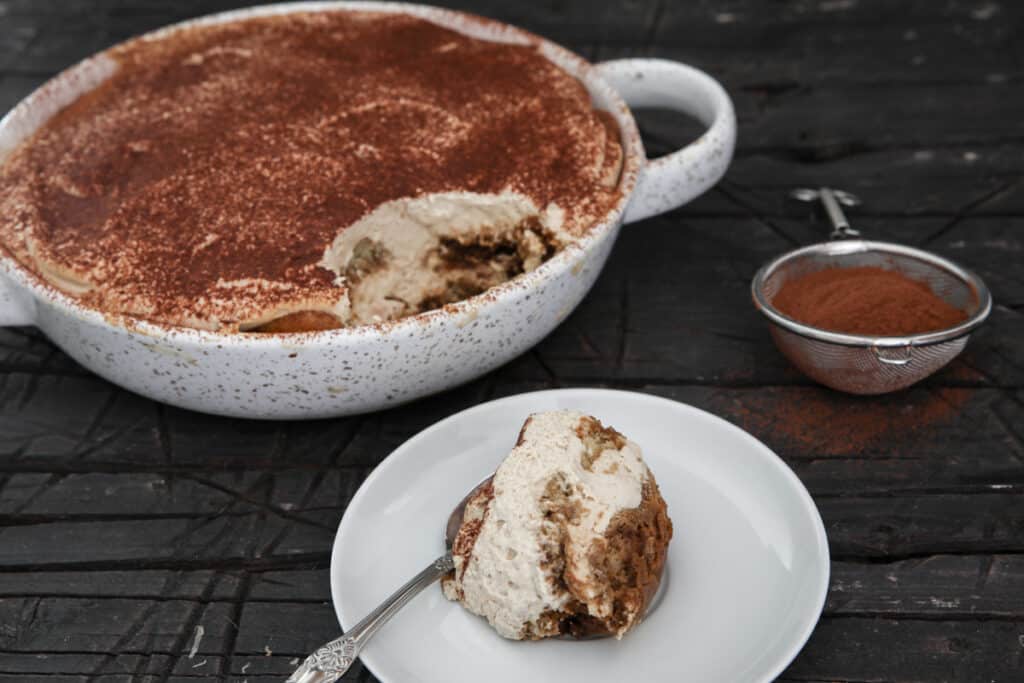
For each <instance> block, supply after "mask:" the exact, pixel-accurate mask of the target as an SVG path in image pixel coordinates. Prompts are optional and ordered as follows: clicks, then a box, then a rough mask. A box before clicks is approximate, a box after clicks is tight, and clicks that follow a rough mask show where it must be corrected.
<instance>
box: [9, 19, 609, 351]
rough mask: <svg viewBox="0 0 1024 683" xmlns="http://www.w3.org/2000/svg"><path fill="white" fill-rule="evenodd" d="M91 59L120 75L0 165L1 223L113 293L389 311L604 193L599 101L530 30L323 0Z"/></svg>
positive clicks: (562, 227) (197, 304)
mask: <svg viewBox="0 0 1024 683" xmlns="http://www.w3.org/2000/svg"><path fill="white" fill-rule="evenodd" d="M107 57H109V58H110V59H112V60H114V62H116V64H117V68H116V70H115V72H114V73H113V75H112V76H111V77H110V78H109V79H108V80H107V81H106V82H104V83H103V84H102V85H101V86H100V87H99V88H97V89H96V90H94V91H93V92H91V93H89V94H88V95H86V96H84V97H81V98H79V99H78V100H77V101H75V102H74V103H73V104H71V105H70V106H68V107H67V108H65V109H64V110H62V111H60V112H59V113H58V114H57V115H55V116H54V117H53V118H52V119H50V120H49V121H48V122H46V123H45V124H44V125H43V126H42V127H41V128H40V129H39V130H38V131H37V132H36V133H35V134H34V136H33V137H32V138H31V139H30V140H28V141H27V142H26V143H25V144H23V145H22V146H21V147H19V148H18V149H17V150H15V151H14V152H13V153H12V154H11V155H10V156H9V157H8V158H7V159H6V160H5V161H4V162H3V165H2V167H0V243H2V245H3V246H4V247H5V248H6V250H8V251H9V252H10V253H11V254H13V255H14V256H15V257H16V258H17V259H18V260H19V261H20V262H21V263H22V264H24V265H25V266H27V267H28V268H30V269H32V270H33V271H34V272H35V273H36V274H37V275H39V276H41V277H42V278H44V279H45V280H47V281H48V282H49V283H51V284H52V285H53V286H55V287H57V288H59V289H61V290H63V291H64V292H67V293H70V294H72V295H74V296H76V297H78V298H79V299H80V300H81V301H83V302H84V303H85V304H87V305H89V306H92V307H95V308H98V309H100V310H103V311H104V312H106V313H109V314H122V315H128V316H134V317H140V318H144V319H148V320H152V321H157V322H162V323H167V324H172V325H184V326H190V327H196V328H201V329H210V330H220V331H257V332H285V331H297V330H313V329H324V328H335V327H344V326H354V325H360V324H369V323H374V322H378V321H382V320H387V319H395V318H400V317H404V316H408V315H413V314H416V313H418V312H422V311H426V310H430V309H432V308H437V307H440V306H443V305H445V304H447V303H450V302H453V301H458V300H461V299H464V298H467V297H470V296H473V295H475V294H478V293H481V292H483V291H484V290H486V289H488V288H489V287H492V286H494V285H496V284H499V283H502V282H504V281H507V280H509V279H510V278H513V277H515V276H517V275H519V274H521V273H524V272H527V271H530V270H533V269H535V268H537V267H538V266H539V265H540V264H541V263H543V262H544V261H545V260H546V259H548V258H550V257H551V256H552V255H553V254H554V253H555V252H556V251H558V250H559V249H561V248H562V247H564V246H565V245H566V244H568V243H570V242H571V241H572V240H574V239H576V238H577V237H579V236H580V235H582V234H584V233H585V232H586V231H587V230H588V229H589V228H590V227H592V226H593V225H594V224H595V223H596V222H598V221H599V220H600V219H601V217H603V216H604V215H605V214H606V213H607V212H608V210H609V208H610V207H611V205H612V204H613V203H614V202H615V201H616V199H617V198H618V193H617V184H618V177H619V173H620V168H621V164H622V150H621V146H620V144H619V139H618V132H617V130H616V128H615V125H614V122H613V121H612V118H611V116H610V115H608V114H607V113H605V112H602V111H599V110H596V109H595V108H594V107H593V105H592V103H591V100H590V97H589V95H588V93H587V91H586V90H585V89H584V87H583V86H582V85H581V83H580V82H579V81H577V80H576V79H575V78H573V77H572V76H571V75H570V74H568V73H567V72H565V71H564V70H562V69H561V68H560V67H558V66H556V65H555V64H553V63H552V62H551V61H549V60H548V59H547V58H546V57H544V56H543V55H542V54H541V52H540V51H539V49H538V47H537V46H536V45H533V44H508V43H498V42H489V41H485V40H481V39H477V38H472V37H469V36H467V35H464V34H462V33H459V32H456V31H453V30H449V29H447V28H443V27H441V26H439V25H436V24H434V23H431V22H429V21H427V20H424V19H418V18H414V17H411V16H408V15H404V14H387V13H372V12H355V11H319V12H300V13H292V14H286V15H280V16H272V17H271V16H268V17H261V18H252V19H246V20H237V21H233V22H228V23H221V24H207V25H197V26H192V27H188V28H184V29H179V30H175V31H171V32H166V33H162V34H159V35H157V36H155V37H149V38H142V39H136V40H133V41H130V42H128V43H126V44H124V45H122V46H119V47H116V48H114V49H112V50H111V51H109V52H108V53H107Z"/></svg>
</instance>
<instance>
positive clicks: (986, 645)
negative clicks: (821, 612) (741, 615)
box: [784, 617, 1024, 683]
mask: <svg viewBox="0 0 1024 683" xmlns="http://www.w3.org/2000/svg"><path fill="white" fill-rule="evenodd" d="M1022 627H1024V623H1021V622H1017V623H1012V622H998V621H978V622H935V621H919V620H909V619H907V620H904V619H900V620H896V619H862V618H830V617H825V618H824V619H822V620H821V622H820V623H819V624H818V627H817V629H815V631H814V634H813V635H812V636H811V640H810V642H809V643H808V645H807V647H806V648H805V649H804V650H803V652H801V654H799V655H798V656H797V658H796V661H794V663H793V664H792V665H791V666H790V667H789V669H787V670H786V672H785V674H784V678H786V679H787V680H796V681H857V682H872V683H874V682H881V681H899V683H926V682H927V683H931V682H933V681H995V682H996V683H1013V682H1014V681H1017V680H1019V679H1020V671H1021V668H1020V664H1021V661H1020V657H1021V654H1020V652H1021V643H1020V634H1021V629H1022Z"/></svg>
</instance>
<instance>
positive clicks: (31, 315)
mask: <svg viewBox="0 0 1024 683" xmlns="http://www.w3.org/2000/svg"><path fill="white" fill-rule="evenodd" d="M346 10H375V11H382V12H403V13H408V14H413V15H416V16H419V17H423V18H425V19H428V20H430V21H433V22H435V23H437V24H440V25H442V26H446V27H448V28H450V29H453V30H456V31H461V32H463V33H466V34H468V35H472V36H474V37H477V38H481V39H485V40H495V41H503V42H520V43H533V44H536V45H538V46H539V48H540V50H541V51H542V52H543V53H544V54H545V56H547V57H548V58H549V59H551V60H552V61H553V62H555V63H556V64H558V65H559V66H561V67H562V68H564V69H565V70H566V71H568V72H569V73H571V74H573V75H574V76H576V77H577V78H579V79H580V81H581V82H583V84H584V85H585V86H586V87H587V89H588V90H589V91H590V93H591V96H592V98H593V100H594V103H595V105H596V106H598V107H600V108H602V109H606V110H608V111H610V112H611V113H612V115H613V116H614V117H615V119H616V121H617V123H618V125H619V129H620V131H621V133H622V146H623V150H624V152H625V164H624V167H623V172H622V179H621V190H622V198H621V200H620V201H619V202H618V203H617V204H616V206H615V207H614V208H613V209H612V210H611V211H610V212H609V213H608V215H607V216H605V218H604V220H603V221H602V222H601V223H600V224H598V225H595V226H594V227H593V228H592V229H591V230H590V231H589V232H588V234H587V235H586V236H585V237H583V238H582V239H580V240H578V242H577V243H575V244H573V245H571V246H569V247H567V248H566V249H564V250H563V251H562V252H560V253H558V254H556V255H555V256H554V257H553V258H551V259H550V260H549V261H548V262H546V263H544V264H543V265H542V266H540V267H539V268H537V269H536V270H534V271H533V272H531V273H528V274H525V275H522V276H520V277H517V278H515V279H513V280H511V281H510V282H507V283H505V284H503V285H501V286H499V287H496V288H493V289H491V290H488V291H487V292H484V293H483V294H481V295H479V296H475V297H472V298H470V299H467V300H465V301H462V302H459V303H457V304H453V305H449V306H446V307H445V308H443V309H439V310H436V311H430V312H428V313H423V314H420V315H417V316H414V317H411V318H404V319H401V320H397V321H391V322H387V323H381V324H378V325H374V326H365V327H354V328H347V329H340V330H330V331H323V332H314V333H302V334H287V335H284V334H282V335H259V336H257V335H252V334H244V333H243V334H238V333H235V334H223V333H213V332H204V331H199V330H194V329H188V328H181V327H171V326H167V325H159V324H154V323H151V322H147V321H143V320H135V319H126V318H124V317H117V318H115V317H112V316H108V315H105V314H104V313H102V312H101V311H97V310H95V309H90V308H87V307H84V306H82V305H81V304H80V303H78V302H77V301H76V300H75V299H73V298H71V297H69V296H67V295H65V294H63V293H61V292H59V291H57V290H55V289H53V288H52V287H50V286H48V285H47V284H45V283H43V282H41V281H39V279H38V278H36V277H35V276H33V275H32V274H31V273H29V272H28V271H27V270H25V269H24V268H22V267H21V266H20V265H19V264H18V263H17V262H16V261H14V260H13V259H11V258H8V257H0V324H3V325H35V326H37V327H38V328H40V329H41V330H42V331H43V332H44V333H45V334H46V335H47V336H48V337H49V338H50V339H51V340H52V341H53V342H54V343H55V344H57V345H58V346H60V347H61V348H62V349H64V351H66V352H67V353H68V354H69V355H70V356H72V357H73V358H74V359H75V360H77V361H78V362H80V363H81V364H82V365H84V366H86V367H87V368H89V369H91V370H92V371H94V372H96V373H97V374H99V375H101V376H103V377H105V378H107V379H109V380H110V381H111V382H114V383H116V384H119V385H121V386H123V387H125V388H127V389H130V390H132V391H135V392H138V393H140V394H143V395H145V396H149V397H151V398H153V399H156V400H158V401H163V402H166V403H170V404H173V405H177V406H181V407H185V408H190V409H193V410H199V411H203V412H208V413H218V414H223V415H234V416H242V417H253V418H280V419H296V418H314V417H328V416H335V415H348V414H353V413H362V412H368V411H371V410H377V409H380V408H384V407H388V406H392V405H396V404H399V403H402V402H404V401H409V400H412V399H415V398H418V397H421V396H424V395H426V394H430V393H433V392H437V391H441V390H443V389H447V388H449V387H452V386H455V385H457V384H460V383H462V382H466V381H468V380H470V379H473V378H475V377H478V376H480V375H481V374H483V373H485V372H487V371H489V370H491V369H493V368H495V367H497V366H498V365H500V364H502V363H504V362H506V361H508V360H510V359H511V358H513V357H515V356H516V355H518V354H520V353H522V352H523V351H525V350H526V349H528V348H530V347H531V346H533V345H534V344H536V343H537V342H538V341H540V339H541V338H543V337H544V336H545V335H547V334H548V333H549V332H550V331H551V330H552V329H554V327H555V326H556V325H558V324H559V323H560V322H561V321H562V320H563V319H564V318H565V317H566V316H567V315H568V314H569V313H570V312H571V311H572V310H573V308H575V307H576V305H577V304H579V302H580V300H581V299H582V298H583V297H584V295H586V293H587V291H588V290H589V289H590V287H591V285H593V283H594V280H595V279H596V278H597V275H598V273H599V272H600V270H601V267H602V266H603V265H604V263H605V260H606V259H607V258H608V253H609V251H610V250H611V247H612V244H613V243H614V241H615V238H616V236H617V235H618V230H619V227H620V226H621V225H622V224H623V223H630V222H632V221H636V220H640V219H642V218H645V217H647V216H651V215H654V214H657V213H660V212H664V211H667V210H670V209H672V208H675V207H677V206H680V205H681V204H684V203H686V202H688V201H690V200H691V199H693V198H694V197H696V196H698V195H700V194H701V193H703V192H704V191H705V190H707V189H708V188H709V187H711V186H712V185H713V184H714V183H715V182H716V181H717V180H718V179H719V178H720V177H721V176H722V174H723V173H724V172H725V169H726V167H727V166H728V164H729V160H730V159H731V157H732V151H733V146H734V143H735V136H736V121H735V115H734V113H733V107H732V103H731V102H730V100H729V97H728V95H726V93H725V91H724V90H723V89H722V87H721V86H720V85H719V84H718V83H717V82H716V81H714V80H713V79H712V78H710V77H709V76H707V75H706V74H704V73H702V72H700V71H698V70H696V69H693V68H691V67H689V66H686V65H684V64H679V63H676V62H669V61H664V60H652V59H627V60H619V61H614V62H604V63H601V64H590V63H588V62H587V61H585V60H584V59H582V58H581V57H579V56H577V55H575V54H573V53H571V52H569V51H567V50H565V49H564V48H562V47H559V46H558V45H555V44H554V43H551V42H548V41H546V40H544V39H542V38H539V37H537V36H535V35H533V34H531V33H527V32H525V31H522V30H520V29H517V28H514V27H512V26H508V25H506V24H501V23H498V22H494V21H490V20H486V19H481V18H479V17H474V16H471V15H467V14H462V13H459V12H453V11H450V10H443V9H438V8H434V7H428V6H422V5H407V4H401V3H374V2H353V3H322V2H314V3H292V4H286V5H269V6H264V7H258V8H253V9H246V10H239V11H234V12H227V13H224V14H217V15H213V16H210V17H205V18H202V19H197V20H193V21H192V22H186V23H184V24H177V25H175V26H172V27H169V28H166V29H162V31H164V32H166V31H174V30H177V29H179V28H181V27H182V26H186V25H190V24H197V23H204V24H209V23H222V22H229V21H234V20H239V19H245V18H249V17H254V16H266V15H273V14H283V13H289V12H299V11H324V12H329V11H346ZM115 69H116V65H115V63H114V62H113V60H112V59H110V58H109V57H107V56H106V55H104V54H103V53H100V54H99V55H96V56H94V57H91V58H89V59H87V60H85V61H83V62H81V63H80V64H78V65H76V66H74V67H72V68H70V69H68V70H67V71H65V72H63V73H61V74H60V75H58V76H57V77H56V78H54V79H53V80H51V81H49V82H48V83H46V84H45V85H43V86H42V87H41V88H40V89H39V90H37V91H36V92H34V93H33V94H32V95H30V96H29V97H28V98H26V99H25V100H24V101H23V102H21V103H20V104H19V105H18V106H16V107H15V108H14V109H13V110H11V112H10V113H8V114H7V116H5V117H4V118H3V120H2V121H0V159H2V158H3V157H4V156H5V155H6V154H9V153H10V152H11V150H13V149H14V148H15V147H17V145H19V144H20V143H21V142H22V141H23V140H25V139H26V138H28V137H29V136H30V135H31V134H32V133H33V132H34V131H35V130H36V129H37V128H38V127H39V126H40V125H41V124H42V123H43V122H45V121H46V120H47V119H48V118H49V117H50V116H52V115H53V114H54V113H55V112H57V111H59V110H60V109H61V108H63V107H65V106H67V105H68V104H69V103H70V102H72V101H74V100H75V99H76V98H78V97H80V96H81V95H83V94H84V93H87V92H89V91H90V90H91V89H93V88H95V87H96V86H97V85H98V84H100V83H102V82H103V81H104V79H106V78H107V77H109V76H110V74H111V73H113V71H114V70H115ZM628 105H632V106H640V107H655V106H656V107H664V108H669V109H674V110H678V111H681V112H685V113H687V114H690V115H692V116H694V117H696V118H698V119H699V120H701V121H703V122H704V123H705V124H707V125H708V130H707V132H706V133H704V135H702V136H701V137H700V138H699V139H698V140H696V141H694V142H693V143H691V144H690V145H688V146H686V147H685V148H683V149H681V150H679V151H676V152H673V153H672V154H669V155H667V156H664V157H661V158H659V159H657V160H655V161H651V162H648V161H647V159H646V156H645V154H644V148H643V145H642V143H641V141H640V136H639V133H638V132H637V127H636V123H635V122H634V120H633V117H632V115H631V114H630V110H629V106H628Z"/></svg>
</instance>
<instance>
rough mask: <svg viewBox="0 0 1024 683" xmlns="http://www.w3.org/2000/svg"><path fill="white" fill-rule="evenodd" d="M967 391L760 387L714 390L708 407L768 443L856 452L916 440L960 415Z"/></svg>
mask: <svg viewBox="0 0 1024 683" xmlns="http://www.w3.org/2000/svg"><path fill="white" fill-rule="evenodd" d="M971 393H972V392H971V391H970V390H968V389H947V388H941V389H915V390H911V391H906V392H901V393H898V394H893V395H888V396H873V397H871V398H870V399H866V398H864V397H860V396H847V395H844V394H838V393H836V392H833V391H828V390H826V389H819V388H816V387H814V388H786V389H765V390H762V391H761V393H760V394H759V396H758V397H757V400H756V401H753V400H750V401H748V400H744V399H741V398H739V397H738V396H736V395H735V394H732V393H729V394H722V395H719V396H718V397H717V398H716V400H714V401H713V405H712V407H713V409H714V410H715V411H717V412H720V413H722V414H724V415H727V416H728V417H729V418H730V419H732V420H734V421H735V422H736V423H737V424H738V425H739V426H740V427H742V428H743V429H745V430H747V431H749V432H750V433H752V434H754V435H755V436H757V437H758V438H760V439H764V440H765V442H766V443H768V444H769V445H770V446H772V447H775V448H793V450H794V451H795V452H799V453H810V454H814V455H815V456H828V455H838V456H845V455H858V456H859V455H863V454H864V452H865V451H874V450H879V449H885V450H892V449H895V450H899V449H900V448H902V447H904V446H906V445H907V444H909V443H914V444H917V445H919V444H920V442H921V439H922V438H924V437H925V436H926V435H927V434H928V433H929V432H930V431H932V430H935V429H937V428H939V427H941V426H942V425H943V424H946V423H948V422H950V421H952V420H954V419H955V418H956V417H957V416H958V415H960V413H961V412H962V411H963V409H964V406H965V404H966V403H967V401H968V400H969V398H970V396H971Z"/></svg>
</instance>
